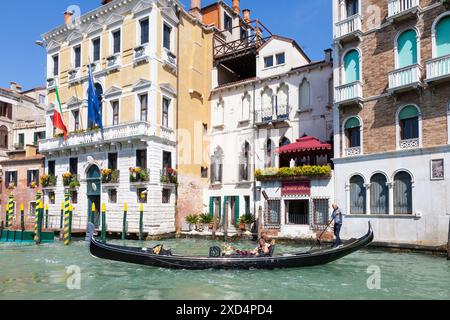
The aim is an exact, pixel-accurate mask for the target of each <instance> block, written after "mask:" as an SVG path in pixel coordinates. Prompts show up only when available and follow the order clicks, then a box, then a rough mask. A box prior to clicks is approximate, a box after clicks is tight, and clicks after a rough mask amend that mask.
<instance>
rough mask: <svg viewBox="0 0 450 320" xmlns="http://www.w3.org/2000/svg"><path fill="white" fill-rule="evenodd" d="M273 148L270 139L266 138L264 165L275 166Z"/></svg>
mask: <svg viewBox="0 0 450 320" xmlns="http://www.w3.org/2000/svg"><path fill="white" fill-rule="evenodd" d="M274 149H275V145H274V143H273V141H272V140H271V139H267V142H266V161H265V167H266V168H272V167H274V166H275V157H274V152H273V151H274Z"/></svg>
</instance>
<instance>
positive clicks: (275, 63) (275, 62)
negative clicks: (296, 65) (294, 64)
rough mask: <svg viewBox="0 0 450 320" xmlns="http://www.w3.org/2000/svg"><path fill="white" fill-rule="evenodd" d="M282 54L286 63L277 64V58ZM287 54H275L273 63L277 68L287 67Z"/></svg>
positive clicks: (283, 52)
mask: <svg viewBox="0 0 450 320" xmlns="http://www.w3.org/2000/svg"><path fill="white" fill-rule="evenodd" d="M281 54H284V63H280V64H279V63H278V62H277V56H279V55H281ZM286 60H287V59H286V52H285V51H282V52H278V53H275V54H274V61H273V63H274V66H277V67H281V66H285V65H286Z"/></svg>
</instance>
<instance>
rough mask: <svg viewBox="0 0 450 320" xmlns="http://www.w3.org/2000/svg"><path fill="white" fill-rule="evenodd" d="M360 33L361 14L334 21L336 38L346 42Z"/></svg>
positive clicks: (357, 36)
mask: <svg viewBox="0 0 450 320" xmlns="http://www.w3.org/2000/svg"><path fill="white" fill-rule="evenodd" d="M361 34H362V30H361V16H360V15H359V14H355V15H353V16H351V17H349V18H347V19H345V20H342V21H339V22H338V23H336V40H337V41H341V42H348V41H352V40H356V39H359V37H360V36H361Z"/></svg>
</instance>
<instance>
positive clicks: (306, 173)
mask: <svg viewBox="0 0 450 320" xmlns="http://www.w3.org/2000/svg"><path fill="white" fill-rule="evenodd" d="M331 172H332V170H331V167H330V166H328V165H327V166H303V167H294V168H280V169H277V168H267V169H264V170H256V172H255V177H256V179H257V180H258V181H267V180H294V179H296V180H298V179H311V178H320V177H324V178H329V177H331Z"/></svg>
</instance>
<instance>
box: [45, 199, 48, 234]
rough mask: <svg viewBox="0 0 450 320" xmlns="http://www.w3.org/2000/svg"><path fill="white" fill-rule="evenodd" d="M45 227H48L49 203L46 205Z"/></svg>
mask: <svg viewBox="0 0 450 320" xmlns="http://www.w3.org/2000/svg"><path fill="white" fill-rule="evenodd" d="M45 229H48V203H47V204H46V205H45Z"/></svg>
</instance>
